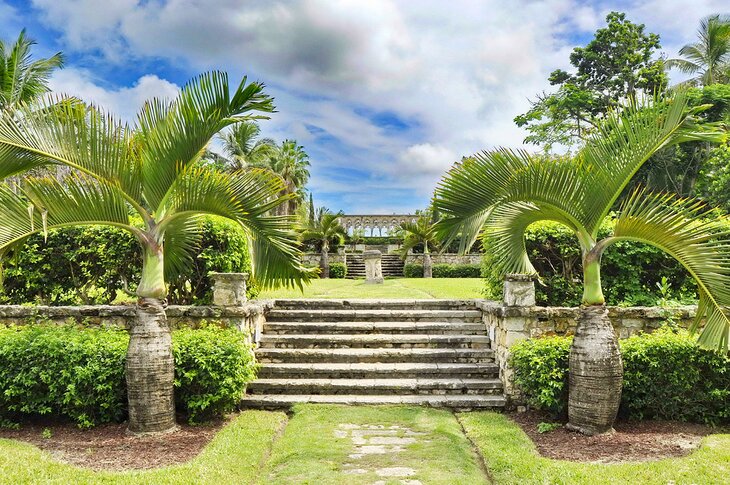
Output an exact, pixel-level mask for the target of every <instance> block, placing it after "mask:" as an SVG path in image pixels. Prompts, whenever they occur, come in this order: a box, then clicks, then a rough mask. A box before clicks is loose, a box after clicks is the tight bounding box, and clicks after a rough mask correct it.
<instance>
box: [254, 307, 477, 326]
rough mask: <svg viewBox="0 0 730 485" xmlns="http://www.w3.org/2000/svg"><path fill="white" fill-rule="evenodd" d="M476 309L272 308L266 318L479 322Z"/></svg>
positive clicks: (271, 319) (331, 320)
mask: <svg viewBox="0 0 730 485" xmlns="http://www.w3.org/2000/svg"><path fill="white" fill-rule="evenodd" d="M481 315H482V314H481V311H479V310H345V309H341V310H290V309H287V310H278V309H274V310H271V311H270V312H269V314H268V316H267V317H266V320H267V321H269V322H277V321H278V322H307V321H309V322H337V321H348V322H350V321H358V322H360V321H373V322H382V321H386V320H390V321H398V322H444V321H445V322H468V323H478V322H479V321H480V319H481Z"/></svg>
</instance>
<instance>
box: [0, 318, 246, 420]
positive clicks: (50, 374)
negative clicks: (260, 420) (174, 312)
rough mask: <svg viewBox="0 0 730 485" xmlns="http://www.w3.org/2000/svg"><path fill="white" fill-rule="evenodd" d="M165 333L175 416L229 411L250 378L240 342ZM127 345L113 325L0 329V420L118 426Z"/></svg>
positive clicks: (198, 333) (214, 332)
mask: <svg viewBox="0 0 730 485" xmlns="http://www.w3.org/2000/svg"><path fill="white" fill-rule="evenodd" d="M172 335H173V352H174V356H175V364H176V365H175V400H176V403H177V408H178V411H179V412H181V413H182V414H184V415H185V416H186V417H187V418H188V419H189V420H190V421H191V422H197V421H200V420H201V419H205V418H211V417H214V416H220V415H221V414H222V413H224V412H227V411H230V410H232V409H233V408H234V407H235V406H236V404H237V403H238V402H239V401H240V398H241V395H242V394H243V392H244V389H245V386H246V384H247V383H248V382H250V381H251V380H253V378H254V371H255V364H254V358H253V351H252V348H251V345H250V344H249V343H247V341H246V336H245V335H243V334H242V333H241V332H238V331H236V330H233V329H220V328H217V327H206V328H203V329H195V330H193V329H181V330H177V331H174V332H173V334H172ZM128 341H129V337H128V335H127V332H125V331H123V330H121V329H118V328H115V327H108V328H107V327H99V328H80V327H78V326H72V325H66V326H57V325H30V326H26V327H1V328H0V421H2V422H4V423H6V424H7V423H12V422H14V421H17V420H19V419H21V418H22V417H23V416H33V415H50V416H54V417H62V418H68V419H70V420H72V421H73V422H75V423H76V424H77V425H78V426H79V427H83V428H88V427H91V426H94V425H97V424H101V423H106V422H111V421H116V422H119V421H122V420H123V419H124V418H125V415H126V407H127V401H126V387H125V380H124V360H125V357H126V352H127V343H128Z"/></svg>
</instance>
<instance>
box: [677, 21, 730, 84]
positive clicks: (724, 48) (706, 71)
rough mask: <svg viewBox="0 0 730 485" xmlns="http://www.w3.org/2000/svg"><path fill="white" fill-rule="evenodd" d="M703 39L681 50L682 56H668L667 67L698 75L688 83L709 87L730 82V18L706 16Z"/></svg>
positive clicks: (698, 34) (698, 33) (702, 27)
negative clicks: (671, 57) (674, 57)
mask: <svg viewBox="0 0 730 485" xmlns="http://www.w3.org/2000/svg"><path fill="white" fill-rule="evenodd" d="M697 37H699V40H698V41H697V42H693V43H691V44H686V45H685V46H684V47H682V48H681V49H680V50H679V55H680V56H682V57H681V58H676V59H668V60H667V61H666V67H668V68H677V69H679V70H680V71H681V72H683V73H685V74H695V77H693V78H691V79H689V80H688V81H686V83H688V84H693V85H701V86H709V85H711V84H715V83H724V82H729V81H730V17H727V16H724V15H723V16H721V15H711V16H709V17H706V18H704V19H702V21H701V22H700V28H699V29H698V30H697Z"/></svg>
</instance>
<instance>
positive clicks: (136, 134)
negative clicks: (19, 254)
mask: <svg viewBox="0 0 730 485" xmlns="http://www.w3.org/2000/svg"><path fill="white" fill-rule="evenodd" d="M272 110H273V104H272V99H271V98H270V97H269V96H267V95H266V94H264V92H263V85H262V84H260V83H248V84H247V83H246V79H245V78H244V79H243V80H242V81H241V83H240V84H238V85H237V86H234V87H233V90H232V92H231V90H230V89H229V83H228V76H227V75H226V74H225V73H221V72H211V73H207V74H203V75H201V76H199V77H198V78H196V79H194V80H193V81H191V82H190V83H188V84H187V85H186V86H185V87H183V89H182V90H181V91H180V94H179V95H178V96H177V97H176V98H175V99H174V100H173V101H172V102H166V101H163V100H160V99H152V100H150V101H148V102H147V103H145V105H144V106H143V108H142V109H141V110H140V112H139V114H138V118H137V125H136V127H135V130H134V131H132V130H130V129H128V128H127V126H126V125H125V124H122V123H121V122H119V121H116V120H115V119H114V118H112V117H111V116H107V115H106V114H104V113H102V112H100V111H99V110H97V109H95V108H87V107H86V106H84V105H82V104H80V103H74V102H67V101H64V100H61V102H58V103H55V104H51V103H46V104H44V105H43V106H42V109H37V110H33V109H29V108H28V107H24V106H21V107H20V108H19V110H18V111H17V112H16V113H8V112H5V113H4V114H3V115H2V116H0V179H3V178H6V177H8V176H12V175H16V174H20V175H24V180H23V184H22V186H21V191H20V192H19V193H17V194H16V193H14V192H13V191H12V190H10V188H9V187H7V186H5V187H0V249H3V248H7V247H9V246H12V245H14V244H17V243H19V242H20V241H23V240H24V239H25V238H27V237H28V236H29V235H31V234H33V233H36V232H39V231H43V232H45V231H47V230H48V229H51V228H64V227H71V226H79V225H106V226H115V227H118V228H121V229H124V230H127V231H129V232H130V233H132V234H133V235H134V236H135V237H136V239H137V241H138V242H139V245H140V247H141V251H142V261H143V263H142V265H143V266H142V275H141V279H140V282H139V285H138V287H137V290H136V294H137V297H138V302H137V310H136V314H137V317H136V319H135V320H134V322H132V324H131V328H130V332H129V333H130V342H129V350H128V353H127V365H126V378H127V393H128V401H129V429H130V431H132V432H157V431H165V430H169V429H172V428H174V426H175V410H174V401H173V372H174V369H173V359H172V350H171V340H170V329H169V326H168V324H167V321H166V315H165V304H166V300H165V298H166V296H167V291H168V289H167V286H166V284H165V283H166V280H167V279H168V278H172V277H174V275H175V274H177V273H179V272H180V271H181V269H182V268H184V267H186V265H188V264H189V263H190V260H191V257H192V256H191V252H192V250H193V249H194V247H195V243H196V240H197V238H198V237H199V231H198V229H199V226H198V223H199V221H200V219H201V217H202V216H203V215H217V216H221V217H224V218H227V219H230V220H233V221H234V222H236V223H238V224H240V225H241V226H242V227H243V228H244V230H246V231H247V233H248V235H249V237H250V238H251V242H250V246H249V247H250V248H252V252H253V264H252V266H253V270H254V277H255V279H256V281H257V283H259V284H261V285H263V286H277V285H288V286H292V285H299V286H301V284H302V282H303V281H306V280H307V279H308V278H309V277H310V274H311V273H310V271H308V270H306V269H305V268H303V267H302V266H301V263H300V254H299V252H298V250H297V242H296V234H295V232H294V231H292V230H291V227H292V222H293V221H292V220H291V219H290V218H287V217H280V216H270V215H268V214H269V213H270V211H271V210H272V209H274V208H276V207H277V206H278V205H279V204H281V203H284V202H286V201H287V200H288V197H283V198H280V197H278V194H279V192H280V191H281V190H282V188H283V183H282V182H281V180H280V179H278V178H277V177H273V176H272V175H271V174H269V173H268V172H266V171H263V170H250V171H239V172H232V173H224V172H221V171H217V170H215V169H213V168H210V167H207V166H205V165H202V164H200V163H197V162H198V161H199V159H200V156H201V155H202V153H203V151H204V149H205V147H206V146H207V144H208V143H209V142H210V140H211V139H212V138H213V137H214V136H215V135H216V134H217V133H219V132H220V131H221V130H222V129H224V128H226V127H227V126H230V125H233V124H235V123H239V122H242V121H246V120H247V119H249V117H250V116H251V114H250V113H252V112H270V111H272ZM48 165H57V166H66V167H69V168H71V169H72V171H71V173H70V175H68V176H67V177H65V179H63V180H62V181H59V180H57V179H56V178H53V177H34V176H32V175H29V174H28V172H29V171H30V170H32V169H34V168H36V167H41V166H48ZM130 214H133V216H132V215H130ZM132 217H135V218H140V219H141V221H142V224H140V225H136V224H135V223H134V222H133V218H132Z"/></svg>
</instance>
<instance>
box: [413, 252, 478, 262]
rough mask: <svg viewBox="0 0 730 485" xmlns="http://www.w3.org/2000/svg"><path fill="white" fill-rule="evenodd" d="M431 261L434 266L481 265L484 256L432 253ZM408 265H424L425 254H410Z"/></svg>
mask: <svg viewBox="0 0 730 485" xmlns="http://www.w3.org/2000/svg"><path fill="white" fill-rule="evenodd" d="M431 261H432V262H433V264H481V262H482V255H481V253H475V254H463V255H462V254H456V253H443V254H437V253H432V254H431ZM406 264H423V254H409V255H408V256H406Z"/></svg>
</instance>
